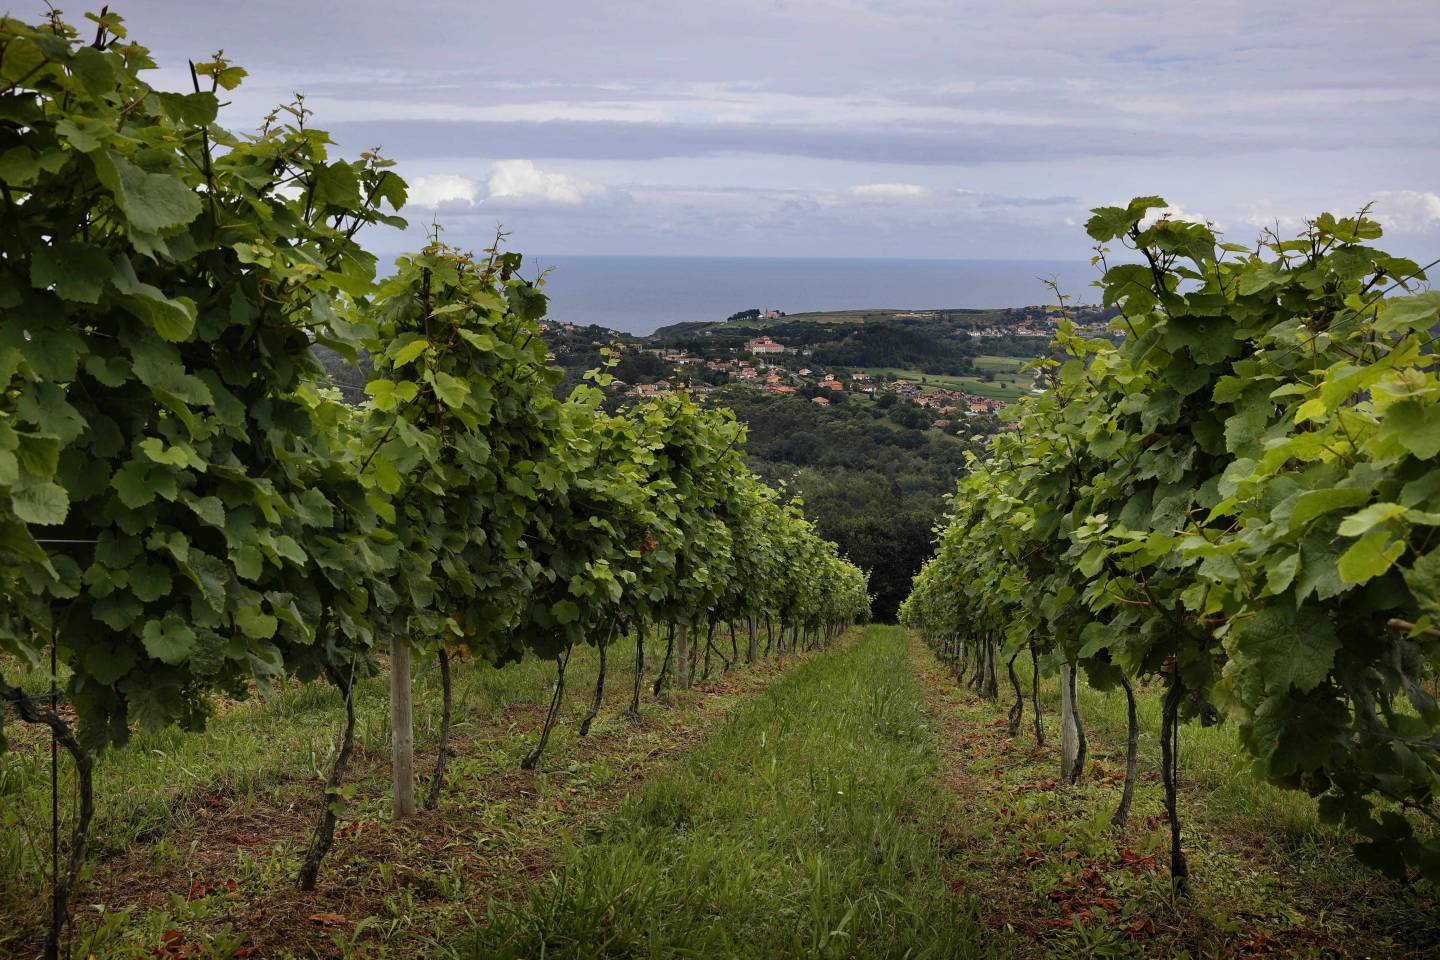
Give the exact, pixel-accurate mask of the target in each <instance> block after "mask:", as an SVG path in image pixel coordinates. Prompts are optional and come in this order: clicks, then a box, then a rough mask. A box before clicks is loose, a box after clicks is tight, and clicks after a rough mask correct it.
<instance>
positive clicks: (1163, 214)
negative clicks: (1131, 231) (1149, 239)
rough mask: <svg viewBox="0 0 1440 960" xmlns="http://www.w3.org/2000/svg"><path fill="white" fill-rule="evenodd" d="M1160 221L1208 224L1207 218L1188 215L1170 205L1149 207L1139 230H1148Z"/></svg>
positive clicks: (1175, 206)
mask: <svg viewBox="0 0 1440 960" xmlns="http://www.w3.org/2000/svg"><path fill="white" fill-rule="evenodd" d="M1160 220H1184V221H1185V222H1187V223H1209V222H1210V220H1209V218H1208V217H1203V216H1201V215H1200V214H1198V213H1190V212H1189V211H1188V210H1186V209H1185V208H1184V207H1182V206H1181V205H1180V204H1178V203H1172V204H1170V206H1168V207H1151V208H1150V209H1149V210H1148V211H1147V212H1146V214H1145V219H1144V220H1141V221H1140V229H1142V230H1148V229H1149V228H1150V227H1153V226H1154V225H1155V224H1156V223H1157V222H1158V221H1160Z"/></svg>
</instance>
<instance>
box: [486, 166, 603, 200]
mask: <svg viewBox="0 0 1440 960" xmlns="http://www.w3.org/2000/svg"><path fill="white" fill-rule="evenodd" d="M487 186H488V189H489V191H490V198H491V199H496V200H499V199H502V198H503V199H507V200H542V201H545V202H547V203H557V204H565V205H567V206H574V205H576V204H579V203H583V202H584V201H585V200H586V199H588V198H590V197H593V196H597V195H599V194H603V193H604V192H605V188H604V187H601V186H599V185H598V184H594V183H591V182H589V181H588V180H582V179H580V178H579V177H572V176H570V175H569V174H565V173H547V172H545V171H544V170H541V169H540V168H539V167H537V166H535V164H534V163H532V162H531V161H529V160H500V161H497V162H496V164H495V166H494V167H492V168H491V170H490V181H489V183H488V184H487Z"/></svg>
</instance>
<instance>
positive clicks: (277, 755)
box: [0, 639, 813, 960]
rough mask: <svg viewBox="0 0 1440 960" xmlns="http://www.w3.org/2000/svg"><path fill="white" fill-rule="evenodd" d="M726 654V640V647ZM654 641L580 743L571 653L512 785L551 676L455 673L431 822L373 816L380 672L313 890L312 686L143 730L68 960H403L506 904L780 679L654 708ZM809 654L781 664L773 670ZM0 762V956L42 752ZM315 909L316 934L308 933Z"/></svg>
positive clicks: (326, 725) (33, 869)
mask: <svg viewBox="0 0 1440 960" xmlns="http://www.w3.org/2000/svg"><path fill="white" fill-rule="evenodd" d="M726 646H727V647H728V646H729V644H728V642H727V643H726ZM663 651H664V646H663V643H662V644H659V645H658V648H657V646H656V644H655V642H654V640H653V639H652V644H651V647H650V649H649V650H648V651H647V657H646V659H647V663H648V666H649V669H648V670H647V674H648V677H647V688H646V692H645V697H644V701H643V705H642V708H641V719H640V720H639V721H635V720H631V719H629V718H626V717H625V716H623V711H624V709H625V707H626V706H627V705H628V698H629V693H630V684H631V678H632V676H633V673H632V671H633V665H634V654H633V640H628V641H626V642H625V643H617V644H615V645H614V646H613V647H612V649H611V654H610V663H609V683H608V685H607V690H606V698H605V703H604V707H603V709H602V712H601V714H600V717H599V719H598V720H597V721H596V723H595V725H594V727H593V728H592V730H591V733H590V736H589V737H587V738H584V739H581V738H580V737H579V736H578V735H577V729H578V727H579V722H580V718H581V717H582V716H583V714H584V712H585V710H586V709H587V708H588V706H589V701H590V696H591V693H592V689H593V684H594V679H595V675H596V662H595V657H594V651H593V650H591V649H589V648H586V649H585V650H582V651H577V652H576V654H575V656H574V657H573V659H572V662H571V666H570V670H569V677H568V694H567V698H566V701H565V705H564V708H563V711H562V714H561V716H560V719H559V722H558V723H557V726H556V729H555V732H554V734H553V735H552V738H551V741H550V745H549V747H548V749H547V751H546V754H545V756H544V759H543V760H542V761H541V764H540V769H539V770H537V771H533V772H527V771H521V770H519V769H518V767H519V761H520V758H521V757H522V756H523V755H524V754H525V753H526V752H527V751H528V750H529V749H530V747H532V746H533V744H534V742H535V737H536V734H537V731H538V727H539V724H540V722H541V721H542V719H543V716H544V712H545V709H546V707H547V706H548V702H549V696H550V692H551V689H552V683H553V666H551V665H549V664H545V663H540V662H536V661H527V662H524V663H521V664H517V665H514V666H510V667H506V668H504V669H502V670H496V669H493V668H490V667H487V666H484V665H478V664H462V665H459V666H457V668H456V671H455V679H456V711H455V715H456V720H457V725H456V727H455V728H454V730H453V731H452V747H453V756H452V760H451V763H450V765H449V775H448V777H447V784H446V789H445V791H444V794H443V795H442V798H441V802H440V806H439V809H438V810H437V811H435V812H433V813H431V812H421V813H420V814H419V815H418V816H416V817H415V818H413V819H411V820H408V821H405V822H403V823H396V822H394V821H392V820H391V819H390V817H389V792H388V789H389V788H388V776H389V755H388V742H389V727H388V707H387V700H386V696H387V693H386V691H387V687H386V678H385V677H384V676H380V677H376V678H372V679H370V680H368V681H365V682H363V683H362V684H360V685H358V687H357V713H358V715H359V724H358V728H357V735H356V752H355V757H354V759H353V760H352V764H351V772H350V774H349V775H348V776H347V778H346V783H347V784H348V785H349V787H350V788H351V790H352V795H351V797H350V798H349V800H348V802H347V809H346V811H345V813H344V815H343V817H342V820H341V824H340V827H339V829H338V831H337V840H336V845H335V848H334V850H333V851H332V852H331V854H330V857H329V858H328V859H327V860H326V862H325V865H324V867H323V868H322V870H321V874H320V885H319V886H320V888H319V890H318V891H316V892H315V893H313V894H304V893H300V892H298V891H296V890H295V889H294V879H295V874H296V870H297V868H298V863H299V859H300V857H301V855H302V854H303V853H304V850H305V846H306V843H307V841H308V838H309V833H310V830H311V829H312V827H313V825H314V822H315V818H316V816H317V815H318V812H319V801H320V787H321V784H322V781H323V777H324V774H325V772H326V770H327V766H328V762H329V756H330V751H331V750H332V749H333V746H334V742H335V738H336V736H337V731H338V724H339V720H340V716H341V711H340V707H339V704H338V702H337V695H336V694H335V692H334V691H333V689H330V688H328V687H327V686H325V685H324V684H316V685H311V686H301V685H298V684H296V685H292V686H288V687H286V688H284V689H282V690H281V691H279V692H278V693H277V694H275V695H273V696H271V697H269V698H267V699H255V700H251V701H247V702H244V703H232V704H222V705H221V707H220V710H219V713H218V715H217V716H216V717H215V718H214V719H213V720H212V721H211V723H210V726H209V729H208V730H207V731H206V732H205V733H203V734H200V735H195V734H185V733H181V732H179V731H173V730H167V731H159V732H156V733H151V734H142V735H139V736H137V737H136V738H135V740H134V741H132V743H131V744H130V745H129V746H127V747H126V748H124V749H122V750H118V751H110V752H108V753H106V754H105V755H104V756H102V757H101V758H100V760H99V763H98V766H97V785H96V797H97V820H96V825H95V830H94V843H93V846H92V848H91V849H92V852H91V857H90V860H91V867H90V870H89V871H88V876H87V878H86V879H85V881H84V882H83V883H82V886H81V889H80V892H79V895H78V897H77V900H76V914H77V915H78V917H79V922H78V924H77V939H76V941H75V949H74V955H75V956H80V957H83V956H89V955H94V956H97V957H104V958H120V960H124V958H140V957H147V958H148V957H152V956H186V957H207V958H208V957H215V958H226V957H235V956H239V957H245V956H253V957H291V956H293V957H312V956H365V957H415V956H426V955H430V954H431V953H433V952H434V951H435V950H436V949H437V944H438V943H439V942H441V941H444V940H446V939H449V938H453V937H454V936H455V935H457V934H458V933H459V932H461V931H465V930H468V929H470V927H471V926H472V925H473V920H472V918H473V917H474V916H477V915H480V914H483V913H484V912H485V910H486V909H487V907H488V904H489V903H490V902H491V900H492V899H495V898H499V899H512V898H516V897H521V896H523V894H524V891H525V890H526V889H528V887H529V886H530V884H531V883H532V882H533V881H534V880H535V879H537V878H538V877H541V876H543V875H544V874H545V872H546V871H547V870H549V869H550V868H551V866H552V865H553V864H554V862H555V857H556V854H557V852H558V851H559V850H560V849H561V848H562V847H564V846H565V845H566V844H567V843H569V842H570V841H571V840H572V839H573V838H575V837H577V836H579V835H580V834H581V833H583V831H585V830H586V829H587V828H589V827H590V826H592V825H593V824H594V823H596V822H598V821H602V820H603V819H604V818H605V817H607V816H608V815H609V813H610V812H611V811H612V810H613V808H614V807H615V806H616V805H617V804H618V803H619V802H620V801H621V800H623V799H624V797H625V796H627V795H628V794H629V793H631V792H633V791H635V790H636V789H638V788H639V787H640V786H641V785H642V784H643V783H645V781H646V780H647V779H648V778H649V777H651V776H652V775H654V774H655V772H656V771H658V770H660V769H662V768H663V767H664V766H665V765H666V764H667V763H669V762H671V761H672V760H674V759H675V758H677V757H679V756H683V755H684V754H685V753H686V752H687V751H688V750H690V749H691V748H693V747H694V746H695V745H696V744H697V743H698V742H700V740H701V739H702V738H703V737H704V736H705V734H706V733H707V732H708V731H709V730H711V729H713V728H714V727H715V726H716V725H717V724H719V723H720V720H721V718H722V717H724V716H725V715H726V714H727V712H728V711H729V710H731V709H732V708H734V707H735V706H736V705H737V704H739V703H741V702H743V701H745V700H747V699H749V698H750V697H752V696H753V695H755V694H756V693H757V692H758V691H760V690H763V689H765V687H766V686H768V685H769V684H770V683H772V682H774V681H775V679H776V678H777V677H779V676H781V675H782V667H781V665H780V664H778V663H777V662H776V661H775V660H770V661H766V662H761V663H758V664H756V665H755V666H754V667H753V668H752V667H740V668H738V669H735V670H732V671H730V672H728V673H724V674H721V673H720V672H719V665H718V663H717V664H716V674H715V676H713V677H712V679H711V681H710V682H708V683H698V682H697V687H696V689H694V690H692V691H689V692H686V693H680V692H676V691H669V692H667V693H665V694H663V695H662V698H661V699H660V700H658V701H657V700H655V699H654V698H652V697H650V695H649V689H648V681H649V679H650V678H653V676H654V674H655V671H656V670H658V667H659V661H660V659H661V654H663ZM810 656H813V655H806V654H802V655H800V656H798V657H797V656H795V655H792V654H786V655H785V657H784V658H783V668H784V669H785V670H788V669H790V668H792V667H793V666H795V665H797V664H799V663H802V662H804V661H805V660H806V659H808V658H809V657H810ZM436 679H437V678H436V676H435V673H434V671H433V670H430V671H429V672H424V671H422V672H421V673H420V674H419V675H418V676H417V678H416V718H415V720H416V749H417V755H416V760H417V771H416V772H417V777H419V778H420V782H419V783H418V784H417V787H418V788H419V789H418V790H417V792H418V793H420V794H422V795H423V793H424V789H425V788H426V787H428V782H427V780H426V779H425V778H427V777H428V774H429V770H430V766H431V764H432V762H433V754H432V753H430V752H429V751H430V750H432V749H433V746H432V744H433V738H434V735H435V730H436V726H437V724H438V714H439V696H438V687H437V683H436ZM11 733H12V734H17V735H18V736H16V737H15V740H16V743H15V744H14V747H15V749H13V750H11V751H10V752H8V753H4V754H0V812H3V813H4V815H5V817H6V829H5V830H4V831H0V833H3V843H4V846H0V856H3V857H4V859H5V862H4V864H3V866H0V957H7V956H12V955H13V956H19V957H28V956H32V955H34V953H35V950H34V949H32V948H33V947H34V946H35V944H36V943H37V942H38V941H37V940H36V938H37V937H38V934H39V931H40V929H41V926H42V922H43V921H42V919H41V918H42V914H43V910H44V908H45V906H44V889H45V887H44V882H43V878H42V877H41V875H40V874H39V873H38V869H37V866H36V864H37V861H38V860H41V859H43V856H44V854H45V852H46V846H45V844H46V843H47V842H48V837H47V836H46V831H47V829H48V764H47V757H48V754H47V753H46V752H45V750H44V749H43V744H42V743H41V742H40V740H39V739H38V738H36V737H34V736H33V735H31V733H30V732H28V731H24V730H22V729H14V728H12V730H11ZM317 915H326V917H327V919H326V920H325V921H323V922H322V921H316V920H312V919H311V918H312V917H314V916H317Z"/></svg>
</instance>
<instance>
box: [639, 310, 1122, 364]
mask: <svg viewBox="0 0 1440 960" xmlns="http://www.w3.org/2000/svg"><path fill="white" fill-rule="evenodd" d="M756 313H758V311H746V312H744V313H743V314H740V315H736V316H733V317H731V318H730V319H728V320H724V321H717V322H715V323H710V324H696V323H685V324H675V325H673V326H669V327H662V328H660V329H659V330H656V331H655V333H654V334H652V335H651V336H650V337H649V338H647V340H648V342H649V343H651V344H653V345H655V346H659V347H670V348H675V349H679V350H683V351H685V352H688V353H691V354H694V355H696V356H699V357H701V358H704V359H710V358H714V357H719V356H724V355H727V354H733V353H737V352H743V351H745V350H746V349H747V348H748V347H747V345H749V344H751V343H752V342H753V341H757V340H765V341H769V342H773V343H774V344H776V345H778V346H777V348H776V350H777V353H780V352H781V351H783V354H781V355H789V356H795V357H800V358H804V359H805V360H807V361H810V362H814V363H822V364H827V365H833V366H841V367H858V368H876V367H895V368H903V369H907V370H915V371H918V372H920V373H926V374H948V375H952V376H966V375H973V374H975V373H977V372H978V370H977V367H976V365H975V358H976V357H977V356H979V355H981V354H990V355H999V356H1014V357H1033V356H1036V355H1038V354H1040V353H1042V352H1044V350H1045V349H1046V347H1047V345H1048V342H1049V339H1050V336H1051V334H1052V333H1053V331H1054V328H1055V325H1056V323H1057V321H1058V317H1057V315H1056V314H1055V312H1054V311H1053V310H1050V309H1048V308H1046V307H1042V306H1029V307H1011V308H1003V309H993V310H968V309H967V310H960V309H937V310H841V311H829V312H812V313H795V314H778V315H764V316H755V314H756ZM772 313H774V311H772ZM1070 313H1071V319H1072V321H1074V322H1076V323H1078V324H1080V325H1081V326H1082V327H1083V328H1085V329H1087V330H1088V331H1090V332H1093V333H1095V334H1096V335H1100V334H1102V333H1103V332H1104V326H1105V322H1106V321H1107V320H1108V319H1109V314H1108V313H1106V312H1103V311H1098V310H1093V309H1091V308H1076V309H1073V310H1072V311H1071V312H1070Z"/></svg>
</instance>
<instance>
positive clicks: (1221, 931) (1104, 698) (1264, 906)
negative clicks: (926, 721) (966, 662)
mask: <svg viewBox="0 0 1440 960" xmlns="http://www.w3.org/2000/svg"><path fill="white" fill-rule="evenodd" d="M914 652H915V660H916V667H917V669H918V670H919V671H920V674H921V676H922V678H923V679H924V683H925V687H926V690H927V696H928V697H929V699H930V702H931V707H932V710H933V711H934V713H935V714H936V715H937V717H939V720H940V724H941V740H942V745H943V746H942V753H943V762H942V778H943V779H944V780H945V781H946V783H947V784H948V785H949V787H950V788H951V790H952V791H954V793H955V794H956V795H957V797H958V799H959V806H958V807H957V808H954V809H955V811H956V812H954V813H952V819H951V821H950V823H949V824H948V825H947V829H949V830H950V831H951V832H952V833H953V834H954V835H955V836H956V837H957V838H958V841H959V842H958V843H957V845H956V850H955V856H954V859H953V863H952V865H951V871H952V874H953V875H954V876H955V877H956V879H957V882H959V883H961V884H962V886H963V887H964V889H965V890H966V891H967V892H968V893H969V894H970V895H972V896H975V897H977V898H978V899H979V900H980V901H981V902H983V903H984V904H985V915H984V920H985V923H986V925H987V926H988V927H990V928H991V929H992V930H995V931H997V932H1003V934H1004V935H1005V937H1006V942H1007V946H1008V947H1009V948H1010V949H1011V950H1012V951H1013V952H1014V953H1016V954H1019V955H1022V956H1033V957H1094V956H1105V957H1152V956H1164V957H1170V956H1176V957H1178V956H1190V957H1201V956H1203V957H1250V956H1277V957H1278V956H1283V957H1326V956H1375V957H1404V958H1421V957H1430V956H1435V955H1436V953H1435V949H1436V945H1437V944H1440V901H1437V900H1436V897H1435V891H1434V889H1433V888H1431V887H1428V886H1426V885H1424V884H1416V885H1408V886H1407V885H1404V884H1399V883H1393V882H1390V881H1387V880H1385V879H1384V878H1382V877H1380V876H1379V875H1378V874H1376V873H1374V872H1373V871H1371V870H1369V869H1367V868H1366V867H1364V866H1362V865H1361V864H1359V863H1358V862H1357V861H1356V860H1355V858H1354V856H1353V854H1352V853H1351V851H1350V842H1349V838H1347V837H1346V836H1344V835H1343V834H1342V833H1341V832H1340V831H1339V830H1337V829H1335V828H1333V827H1329V826H1326V825H1323V824H1321V823H1320V821H1319V818H1318V816H1317V812H1316V803H1315V801H1314V800H1312V799H1310V798H1309V797H1307V796H1305V795H1303V794H1301V793H1298V792H1295V791H1286V790H1280V789H1278V788H1276V787H1273V786H1270V785H1269V784H1267V783H1265V782H1263V781H1261V780H1258V779H1256V778H1255V777H1254V776H1253V775H1251V773H1250V770H1249V761H1248V760H1247V758H1246V755H1245V753H1244V751H1243V750H1242V749H1241V748H1240V745H1239V743H1238V740H1237V738H1236V733H1235V730H1234V728H1233V727H1230V726H1225V725H1219V726H1212V727H1201V726H1200V725H1199V724H1197V723H1187V724H1186V725H1185V726H1184V727H1183V728H1182V731H1181V735H1180V774H1181V796H1180V820H1181V825H1182V828H1183V836H1184V844H1185V851H1186V856H1187V858H1188V860H1189V866H1190V873H1191V877H1190V880H1191V893H1190V896H1189V898H1188V899H1181V900H1177V899H1175V898H1174V897H1172V895H1171V888H1170V879H1169V874H1168V864H1169V857H1168V851H1169V825H1168V821H1166V819H1165V815H1164V808H1163V797H1162V791H1161V784H1160V778H1159V766H1160V757H1159V754H1160V749H1159V739H1158V734H1159V728H1160V710H1159V706H1160V699H1161V695H1162V692H1161V690H1160V688H1159V687H1158V686H1149V687H1147V686H1143V685H1142V686H1140V687H1138V689H1137V696H1138V698H1139V719H1140V727H1141V735H1140V736H1141V739H1140V764H1139V770H1140V776H1139V782H1138V784H1137V786H1136V794H1135V800H1134V805H1133V807H1132V809H1131V814H1130V821H1129V824H1128V826H1127V827H1126V828H1124V829H1123V830H1117V829H1116V828H1114V827H1113V826H1112V825H1111V824H1110V817H1111V814H1112V813H1113V812H1114V810H1115V806H1116V803H1117V802H1118V801H1119V799H1120V789H1121V779H1122V777H1123V772H1124V764H1125V757H1124V748H1123V745H1124V742H1125V737H1126V721H1125V699H1124V694H1123V693H1122V692H1120V691H1119V690H1115V691H1111V692H1104V691H1099V690H1095V689H1093V688H1091V687H1089V686H1088V685H1084V684H1083V683H1082V688H1081V692H1080V701H1079V702H1080V711H1081V716H1082V719H1083V720H1084V722H1085V725H1086V734H1087V737H1088V739H1089V748H1090V753H1089V762H1088V763H1087V771H1086V777H1085V780H1084V781H1083V782H1082V783H1081V784H1080V785H1078V786H1076V787H1065V786H1062V785H1060V784H1058V783H1057V782H1056V780H1057V778H1058V777H1059V755H1058V751H1057V749H1056V746H1057V743H1058V740H1059V731H1058V726H1057V715H1056V711H1057V709H1058V700H1059V687H1058V683H1057V681H1056V680H1055V678H1053V677H1052V678H1042V681H1041V687H1040V689H1041V699H1042V707H1043V710H1044V721H1045V730H1046V735H1047V739H1048V743H1047V745H1046V746H1045V747H1043V748H1037V747H1036V746H1035V740H1034V736H1033V727H1032V717H1031V713H1030V702H1029V690H1030V688H1029V664H1028V663H1025V662H1024V661H1025V659H1026V658H1023V657H1022V658H1020V659H1019V660H1017V661H1016V667H1017V673H1018V674H1019V675H1020V678H1021V683H1022V687H1023V689H1024V691H1025V695H1026V696H1025V717H1024V724H1023V726H1022V729H1021V731H1020V734H1019V736H1017V737H1014V738H1011V737H1009V736H1008V734H1007V731H1006V729H1005V726H1004V723H1005V721H1004V719H1003V718H1004V716H1005V711H1006V709H1007V708H1008V707H1009V705H1010V703H1011V702H1013V691H1012V690H1011V689H1010V685H1009V682H1008V680H1007V678H1006V677H1005V675H1004V671H1003V669H1002V671H1001V677H1000V698H999V700H998V701H996V702H986V701H984V700H982V699H980V698H979V697H978V696H976V695H975V694H974V693H973V692H972V691H971V690H970V689H969V688H968V687H965V688H960V687H957V686H956V684H955V680H954V676H953V674H952V673H951V672H950V671H949V670H948V669H947V668H945V667H943V666H941V665H940V664H939V663H938V661H936V659H935V658H934V657H933V655H932V654H931V653H930V651H928V650H926V649H925V648H924V647H923V646H922V645H920V644H919V641H918V640H917V641H914Z"/></svg>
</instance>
